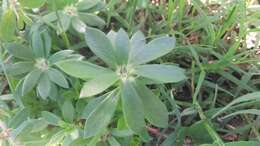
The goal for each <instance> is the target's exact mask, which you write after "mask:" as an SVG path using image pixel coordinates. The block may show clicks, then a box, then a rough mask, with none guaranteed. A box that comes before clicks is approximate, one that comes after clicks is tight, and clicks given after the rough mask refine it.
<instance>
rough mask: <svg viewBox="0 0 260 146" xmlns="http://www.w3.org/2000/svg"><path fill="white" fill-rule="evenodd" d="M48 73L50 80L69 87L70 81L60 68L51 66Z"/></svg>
mask: <svg viewBox="0 0 260 146" xmlns="http://www.w3.org/2000/svg"><path fill="white" fill-rule="evenodd" d="M47 73H48V76H49V78H50V80H51V81H52V82H54V83H55V84H57V85H59V86H61V87H63V88H68V87H69V83H68V81H67V80H66V78H65V76H64V75H63V74H62V73H61V72H60V71H59V70H57V69H54V68H50V69H49V70H48V71H47Z"/></svg>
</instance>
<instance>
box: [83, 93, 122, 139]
mask: <svg viewBox="0 0 260 146" xmlns="http://www.w3.org/2000/svg"><path fill="white" fill-rule="evenodd" d="M117 101H118V95H117V93H116V92H111V93H110V94H109V95H108V96H107V97H106V98H104V100H102V101H101V103H100V104H99V106H97V107H96V108H95V110H93V111H92V112H91V114H89V117H88V118H87V121H86V123H85V128H84V136H85V137H86V138H89V137H92V136H94V135H96V134H98V133H100V132H102V131H103V130H104V128H106V126H107V125H108V124H109V122H110V120H111V118H112V117H113V115H114V112H115V109H116V105H117Z"/></svg>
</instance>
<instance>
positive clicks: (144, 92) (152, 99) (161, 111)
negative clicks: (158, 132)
mask: <svg viewBox="0 0 260 146" xmlns="http://www.w3.org/2000/svg"><path fill="white" fill-rule="evenodd" d="M135 87H136V90H137V92H138V94H139V97H140V99H141V100H142V102H143V103H145V104H143V108H144V114H145V117H146V118H147V119H148V121H149V122H151V123H152V124H153V125H155V126H158V127H163V128H165V127H167V126H168V120H169V118H168V111H167V108H166V106H165V105H164V104H163V103H162V101H161V100H160V99H159V98H158V97H156V96H155V95H154V93H153V92H152V91H151V90H149V89H148V88H147V87H145V85H143V84H142V83H137V84H136V86H135Z"/></svg>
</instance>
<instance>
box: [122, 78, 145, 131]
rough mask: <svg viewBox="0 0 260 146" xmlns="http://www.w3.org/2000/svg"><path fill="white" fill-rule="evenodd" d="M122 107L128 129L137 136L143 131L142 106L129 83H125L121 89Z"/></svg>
mask: <svg viewBox="0 0 260 146" xmlns="http://www.w3.org/2000/svg"><path fill="white" fill-rule="evenodd" d="M122 88H123V89H122V106H123V113H124V118H125V121H126V123H127V125H128V127H129V128H130V129H131V130H133V131H134V132H135V133H137V134H141V133H142V132H143V131H144V130H145V121H144V110H143V104H142V101H141V99H140V97H139V96H138V94H137V92H136V90H135V89H134V87H133V85H132V83H131V82H130V81H125V83H124V84H123V87H122Z"/></svg>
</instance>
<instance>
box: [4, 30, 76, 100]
mask: <svg viewBox="0 0 260 146" xmlns="http://www.w3.org/2000/svg"><path fill="white" fill-rule="evenodd" d="M35 37H39V38H38V39H36V38H35ZM35 37H34V39H35V40H33V42H32V48H31V47H29V46H25V45H23V44H20V43H10V44H6V45H5V47H6V49H7V50H8V52H9V53H10V55H12V56H13V57H15V58H14V60H15V63H14V64H10V65H8V66H7V73H8V74H9V75H12V76H17V77H20V78H21V77H22V79H21V80H20V81H19V82H20V83H19V84H18V86H17V88H21V95H23V96H24V95H26V94H27V93H29V92H30V91H31V90H32V89H33V88H34V87H35V86H37V93H38V94H39V95H40V96H41V97H42V98H44V99H46V98H47V97H48V96H50V95H55V93H53V92H57V89H56V88H57V87H56V85H58V86H60V87H63V88H68V87H69V84H68V82H67V79H66V77H65V76H64V75H63V73H62V72H60V71H59V70H58V69H57V68H55V63H56V62H58V61H61V60H64V59H68V58H71V59H72V58H75V59H78V58H80V56H79V55H74V54H72V53H73V51H72V50H62V51H59V52H56V53H55V54H53V55H50V49H51V46H50V45H51V42H50V41H51V40H49V39H50V37H49V36H48V34H47V33H46V32H42V33H40V34H38V36H35ZM41 38H42V39H41ZM43 40H44V41H45V42H42V41H43Z"/></svg>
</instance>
